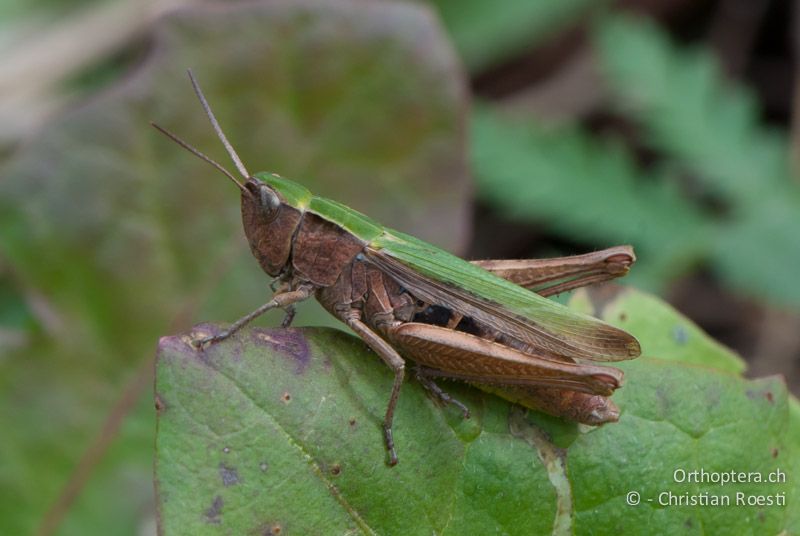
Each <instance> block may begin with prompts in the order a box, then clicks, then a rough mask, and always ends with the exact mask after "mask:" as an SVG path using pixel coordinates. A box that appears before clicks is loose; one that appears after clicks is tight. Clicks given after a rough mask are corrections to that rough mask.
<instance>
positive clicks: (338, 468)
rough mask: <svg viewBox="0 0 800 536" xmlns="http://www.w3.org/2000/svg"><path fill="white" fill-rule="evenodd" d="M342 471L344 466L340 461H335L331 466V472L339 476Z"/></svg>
mask: <svg viewBox="0 0 800 536" xmlns="http://www.w3.org/2000/svg"><path fill="white" fill-rule="evenodd" d="M341 472H342V466H341V465H339V464H338V463H334V464H333V465H332V466H331V474H332V475H333V476H339V474H340V473H341Z"/></svg>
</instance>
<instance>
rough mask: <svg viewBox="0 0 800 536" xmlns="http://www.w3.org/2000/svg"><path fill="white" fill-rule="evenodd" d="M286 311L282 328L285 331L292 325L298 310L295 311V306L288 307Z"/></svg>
mask: <svg viewBox="0 0 800 536" xmlns="http://www.w3.org/2000/svg"><path fill="white" fill-rule="evenodd" d="M285 311H286V315H285V316H284V317H283V321H282V322H281V327H282V328H284V329H285V328H288V327H289V326H291V325H292V321H293V320H294V315H295V314H297V310H295V308H294V305H290V306H288V307H286V309H285Z"/></svg>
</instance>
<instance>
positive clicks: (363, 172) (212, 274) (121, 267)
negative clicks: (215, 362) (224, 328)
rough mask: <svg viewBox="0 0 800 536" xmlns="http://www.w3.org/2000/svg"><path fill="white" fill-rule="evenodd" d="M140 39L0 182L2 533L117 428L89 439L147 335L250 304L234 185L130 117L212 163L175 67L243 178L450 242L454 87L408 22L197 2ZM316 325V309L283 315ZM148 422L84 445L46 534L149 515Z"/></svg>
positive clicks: (460, 90) (372, 12) (459, 129)
mask: <svg viewBox="0 0 800 536" xmlns="http://www.w3.org/2000/svg"><path fill="white" fill-rule="evenodd" d="M151 38H152V50H151V51H150V53H149V55H148V56H147V57H146V58H145V59H144V60H143V62H142V64H141V66H140V68H139V69H138V70H137V71H135V72H132V73H129V74H128V76H127V78H126V79H125V80H124V81H121V82H120V83H119V84H118V85H117V86H115V87H112V88H110V89H109V90H108V91H106V92H104V93H103V94H102V95H98V96H95V97H94V98H93V99H91V100H89V101H88V102H86V103H85V104H84V105H83V106H82V107H81V108H80V109H76V110H73V111H71V112H70V113H69V114H66V115H64V116H63V117H59V118H57V119H56V120H54V121H53V122H52V124H50V125H49V126H48V128H46V129H44V130H43V132H42V133H41V134H40V135H39V136H37V137H36V138H35V139H32V140H31V141H30V142H29V143H27V144H26V145H25V146H24V147H22V148H21V149H20V151H19V152H18V154H17V155H15V157H14V159H13V160H12V161H11V162H10V163H9V164H8V165H7V166H6V167H5V168H4V169H3V180H2V181H0V227H1V228H2V229H3V232H2V235H1V236H0V252H1V253H0V254H2V255H3V257H4V259H6V260H7V264H8V269H9V271H10V272H11V273H12V274H13V276H14V278H13V279H14V281H15V283H16V284H17V285H18V287H19V291H20V292H19V293H20V294H21V295H23V296H28V297H30V302H31V303H36V304H37V309H36V311H37V315H38V316H37V320H38V325H37V326H35V329H31V337H30V341H29V343H28V344H26V345H25V346H24V347H23V348H21V349H19V350H18V351H16V352H14V353H13V354H10V355H4V356H3V359H2V361H0V378H2V380H0V426H2V429H3V431H4V432H3V435H4V441H3V442H2V443H3V446H2V449H3V450H2V455H3V460H4V462H5V461H8V462H9V463H8V466H7V468H6V464H5V463H4V469H3V471H2V473H0V532H2V533H4V534H28V533H31V532H33V531H34V530H35V528H36V527H37V526H39V525H40V523H41V522H42V517H43V515H44V513H45V511H47V509H48V508H49V507H51V506H52V505H53V503H54V501H55V500H56V498H57V497H58V496H59V493H60V492H61V491H62V490H63V488H64V486H65V484H66V483H67V480H68V478H69V477H70V475H72V474H73V471H74V470H75V469H76V464H77V463H78V460H79V459H80V458H81V455H82V453H84V452H85V451H86V450H87V449H89V448H90V446H92V445H94V446H97V445H101V446H102V445H103V444H105V443H107V442H108V440H109V439H110V438H113V437H114V435H113V434H114V431H115V427H116V426H117V425H119V424H120V423H119V422H118V419H117V418H116V417H113V418H112V419H111V420H109V421H108V423H107V425H108V427H107V428H105V429H104V430H103V431H102V432H101V427H102V426H103V425H104V422H105V419H106V417H107V416H108V415H109V413H110V412H111V410H112V407H113V406H114V404H115V402H116V401H117V400H119V399H120V397H121V396H122V394H123V393H122V391H123V388H124V386H125V385H128V384H129V383H130V382H132V381H134V380H133V378H136V377H137V374H138V372H137V371H145V373H146V371H147V360H148V358H149V356H150V355H152V349H153V347H154V345H155V341H156V340H157V338H158V336H159V335H161V334H163V333H165V332H167V331H168V330H170V329H172V330H175V329H184V328H185V327H187V326H188V325H190V324H191V323H192V322H194V321H197V320H199V319H202V318H214V319H220V320H223V319H224V320H234V319H235V318H238V317H239V316H241V315H243V314H245V313H247V312H249V311H251V310H252V309H254V308H255V307H257V306H258V305H260V304H261V303H263V302H264V301H265V300H266V299H267V297H268V296H269V289H268V283H269V280H268V279H267V277H266V276H265V275H264V274H263V273H261V272H260V270H259V269H258V265H257V263H256V261H255V260H254V259H253V258H252V256H251V255H250V253H249V252H248V251H247V246H246V244H245V243H244V239H243V233H242V229H241V224H240V223H239V222H240V216H239V200H238V197H237V192H236V190H235V188H233V187H232V186H231V184H230V183H229V182H228V181H227V180H226V179H225V178H224V177H222V176H221V175H220V174H218V173H217V172H215V171H214V170H213V169H212V168H210V167H208V166H207V165H205V164H204V163H202V162H200V161H198V160H197V159H194V158H193V157H192V156H191V155H189V154H188V153H186V152H185V151H182V150H181V149H180V148H179V147H178V146H176V145H175V144H173V143H170V142H169V141H168V140H166V139H165V138H164V137H162V136H160V135H159V134H158V133H157V132H156V131H154V130H153V129H152V128H150V126H149V124H148V121H150V120H156V121H158V122H159V123H160V124H163V125H164V126H166V127H168V128H170V129H171V130H174V131H176V132H178V133H179V134H180V135H181V136H184V137H185V138H186V139H187V140H189V141H190V142H191V143H193V144H195V145H197V147H198V148H199V149H200V150H202V151H203V152H205V153H207V154H209V155H212V156H213V157H215V158H218V159H220V160H221V161H223V162H224V161H225V160H222V159H223V155H224V152H223V150H222V148H221V146H220V144H219V142H218V140H216V139H215V137H214V134H213V131H212V130H211V128H210V126H209V124H208V121H207V119H206V118H205V116H204V114H203V112H202V109H201V108H200V106H199V104H198V103H197V102H196V99H195V98H194V95H193V93H192V90H191V86H190V85H189V83H188V79H187V78H186V74H185V69H186V68H187V67H192V68H193V69H194V72H195V74H196V75H197V77H198V78H199V80H200V82H201V84H202V85H203V88H204V90H205V92H206V94H207V96H208V98H209V100H210V102H211V104H212V106H213V107H214V109H215V111H216V113H217V116H218V118H219V120H220V122H221V124H222V125H223V128H225V130H226V132H227V134H228V136H229V138H230V139H231V142H232V143H233V145H234V146H235V147H236V148H237V150H238V151H239V154H240V155H241V156H242V159H243V160H244V162H245V163H246V164H247V165H248V166H249V168H250V169H251V170H252V171H258V170H259V169H262V168H266V169H268V170H271V171H277V172H280V173H282V174H284V175H286V176H288V177H293V178H296V179H297V180H298V181H302V182H303V183H304V184H305V185H306V186H308V187H309V188H311V189H312V190H314V191H315V192H317V193H320V194H323V195H326V194H327V195H330V196H331V197H334V198H336V199H338V200H340V201H342V202H344V203H346V204H348V205H349V206H353V207H354V208H357V209H359V210H362V211H363V212H365V213H367V214H369V215H371V216H373V217H375V218H376V219H378V220H379V221H381V222H382V223H386V224H387V225H392V226H394V227H397V228H400V229H403V230H406V231H408V232H412V233H414V234H416V235H418V236H424V237H425V238H426V239H429V240H431V241H434V242H437V243H439V244H441V245H442V246H444V247H447V248H449V249H456V250H457V249H459V248H461V247H462V246H463V245H464V244H465V242H466V240H467V236H468V227H467V223H466V222H467V218H468V214H469V185H468V183H467V177H466V172H465V157H464V140H463V139H462V136H463V131H464V126H463V122H464V115H463V113H464V109H465V96H466V88H465V85H464V81H463V78H462V76H461V74H460V68H459V65H458V62H457V59H456V58H455V57H454V55H453V54H452V51H451V49H450V48H449V46H448V44H447V43H446V41H445V40H444V38H443V35H442V31H441V29H440V28H439V26H438V25H437V23H436V22H435V20H433V18H432V17H431V15H430V14H429V13H428V11H427V10H426V9H420V8H419V7H415V6H408V5H401V4H391V3H388V4H374V5H373V4H369V5H364V4H363V3H361V2H336V3H331V2H317V1H313V0H306V1H302V2H294V1H288V0H287V1H276V2H270V3H267V4H257V5H256V4H246V5H244V4H237V5H225V6H216V7H211V6H208V7H204V8H196V9H186V10H183V11H181V12H179V13H177V14H175V15H173V16H172V17H169V18H168V19H166V20H164V21H162V22H161V23H160V24H159V26H158V28H156V29H155V30H154V33H153V35H152V36H151ZM315 311H316V312H315ZM277 318H279V317H277ZM328 318H329V317H328V316H327V315H323V314H321V312H320V310H319V308H318V307H317V308H316V309H310V310H309V309H304V310H301V311H300V312H299V314H298V319H297V320H298V322H299V323H301V324H302V323H307V322H312V323H325V322H328V323H330V322H331V320H328ZM275 321H276V317H275V316H273V317H271V318H270V319H267V320H265V322H275ZM170 325H172V328H169V327H168V326H170ZM142 385H143V386H146V385H147V382H144V383H143V384H142ZM144 389H146V387H142V389H141V390H144ZM134 403H135V398H134V400H128V401H126V402H124V404H123V406H122V407H119V408H116V409H118V410H120V411H121V412H122V413H124V411H125V409H126V407H128V406H130V404H134ZM153 424H154V416H153V414H152V411H147V404H144V405H140V406H135V411H134V413H133V417H132V419H130V420H128V421H125V422H123V423H121V427H122V428H121V432H120V435H118V436H117V440H116V441H112V442H111V451H110V453H109V454H108V456H107V457H106V458H103V459H102V460H98V459H97V458H96V457H97V453H96V452H95V451H94V450H93V449H94V447H92V449H90V450H89V457H88V458H87V462H86V463H87V465H86V467H88V468H89V469H90V470H91V469H92V468H94V470H95V472H94V473H86V472H83V469H81V471H79V472H78V473H77V475H78V476H79V477H83V476H86V475H87V474H91V475H92V480H91V481H90V482H89V484H88V487H87V488H86V491H85V494H84V495H81V496H79V497H77V498H74V497H71V498H70V500H71V499H75V500H76V501H77V502H75V503H74V504H75V507H74V509H73V510H72V512H73V513H72V514H71V515H70V517H68V518H67V520H66V523H65V525H64V530H65V531H69V532H73V533H78V534H86V533H90V532H93V531H95V532H98V533H111V532H113V533H115V534H125V533H127V534H134V533H137V532H138V531H139V530H140V529H141V528H142V527H146V526H147V525H148V523H150V522H152V516H154V512H153V511H152V506H151V505H152V502H151V501H148V499H151V498H152V497H151V495H150V493H151V488H150V485H149V481H150V479H151V463H150V462H151V452H152V441H153ZM109 433H110V434H111V436H110V437H108V436H107V434H109ZM99 452H100V453H102V448H101V449H100V450H99ZM95 500H96V501H97V502H92V501H95ZM109 526H111V527H113V528H112V529H111V530H103V527H109Z"/></svg>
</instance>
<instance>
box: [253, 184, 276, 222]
mask: <svg viewBox="0 0 800 536" xmlns="http://www.w3.org/2000/svg"><path fill="white" fill-rule="evenodd" d="M258 201H259V203H260V205H261V210H262V211H264V213H265V214H266V215H267V216H272V215H273V214H277V211H278V207H280V206H281V200H280V199H279V198H278V194H276V193H275V192H273V191H272V189H271V188H270V187H269V186H267V185H266V184H262V185H261V186H259V188H258Z"/></svg>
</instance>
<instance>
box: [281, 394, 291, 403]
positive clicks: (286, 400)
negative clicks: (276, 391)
mask: <svg viewBox="0 0 800 536" xmlns="http://www.w3.org/2000/svg"><path fill="white" fill-rule="evenodd" d="M281 400H282V401H283V403H284V404H288V403H289V402H290V401H291V400H292V395H290V394H289V391H286V392H285V393H283V394H282V395H281Z"/></svg>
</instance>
